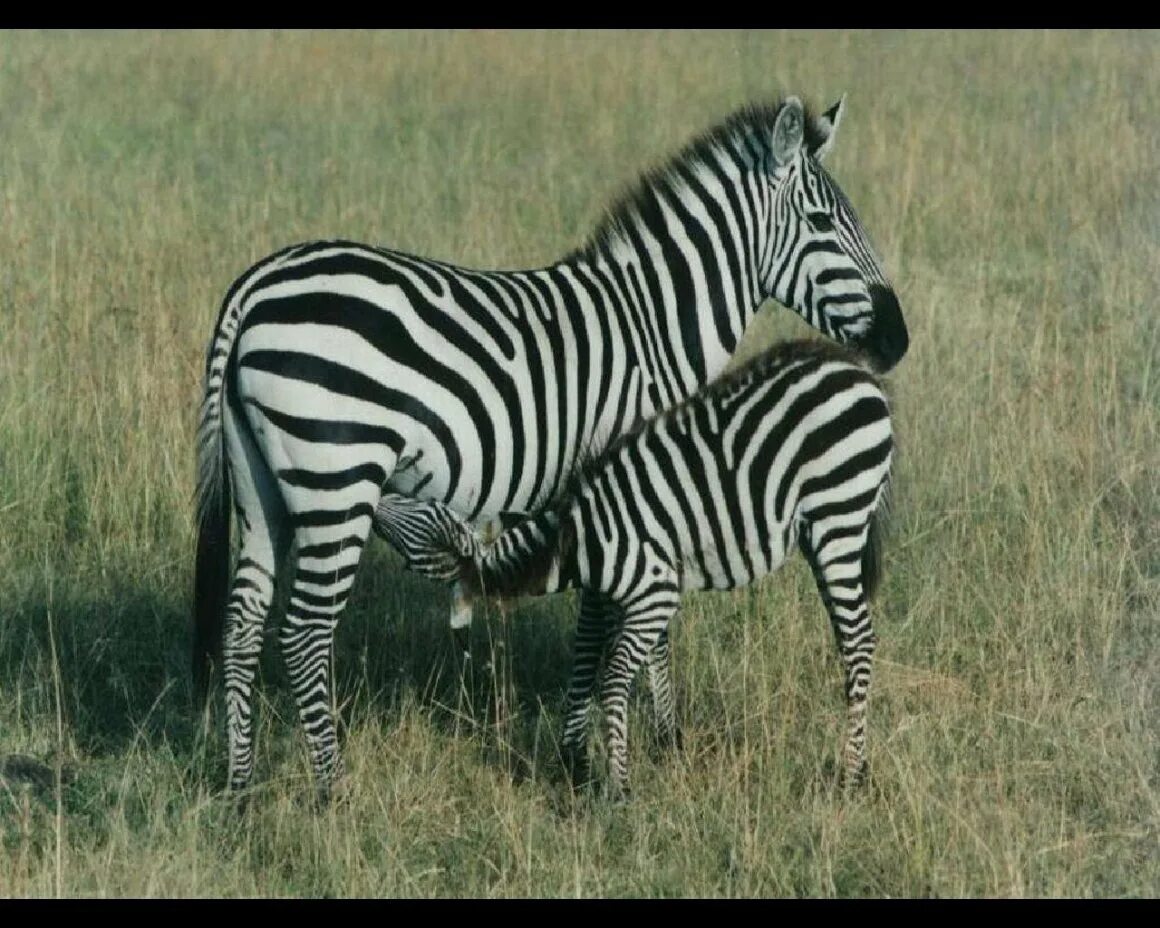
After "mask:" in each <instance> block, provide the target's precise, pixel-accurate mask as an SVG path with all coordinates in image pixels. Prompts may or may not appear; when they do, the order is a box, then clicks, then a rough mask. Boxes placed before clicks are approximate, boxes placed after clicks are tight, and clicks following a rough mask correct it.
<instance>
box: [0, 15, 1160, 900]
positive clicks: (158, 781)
mask: <svg viewBox="0 0 1160 928" xmlns="http://www.w3.org/2000/svg"><path fill="white" fill-rule="evenodd" d="M843 91H849V94H850V96H849V99H848V110H847V115H846V118H845V120H844V122H843V125H842V127H841V130H840V133H839V138H838V142H837V147H836V149H835V151H834V154H833V156H832V160H831V165H830V166H831V169H832V171H833V173H834V174H835V176H836V177H837V178H838V180H839V182H840V183H841V184H842V185H843V187H844V189H845V190H846V192H847V193H848V195H849V196H850V198H851V200H852V201H853V203H854V204H855V206H856V207H857V209H858V211H859V213H860V215H861V217H862V219H863V220H864V222H865V224H866V226H867V227H868V228H869V229H870V231H871V235H872V237H873V238H874V240H875V242H876V244H877V245H878V247H879V250H880V251H881V252H882V253H883V256H884V259H885V262H886V265H887V267H888V269H889V270H890V272H891V274H892V276H893V278H894V282H895V284H896V286H897V289H898V292H899V294H900V298H901V300H902V305H903V309H904V312H905V314H906V318H907V321H908V324H909V327H910V331H911V335H912V343H911V349H910V353H909V354H908V355H907V357H906V359H905V360H904V362H903V363H902V364H901V365H900V366H899V367H898V369H897V371H896V372H895V373H894V374H893V375H892V376H891V386H892V390H893V394H894V397H895V405H896V409H897V421H898V426H897V427H898V430H899V432H900V435H901V442H902V453H901V457H900V460H899V467H898V486H897V493H896V505H895V514H894V520H893V526H892V530H891V532H890V534H889V536H888V544H887V552H886V563H885V568H886V576H885V581H884V585H883V589H882V593H881V597H880V600H879V602H878V605H877V609H876V616H877V618H876V624H877V629H878V632H879V639H880V645H879V650H878V659H877V662H876V667H875V677H874V683H873V687H872V691H871V692H872V696H871V714H870V728H869V751H870V758H871V765H872V775H873V783H872V786H871V788H870V789H868V790H867V791H866V792H865V793H864V794H862V795H859V796H856V797H854V798H852V799H849V800H843V799H841V797H840V796H838V795H836V794H835V790H834V769H835V762H836V759H837V754H838V749H839V746H840V740H841V735H842V720H843V714H844V707H843V700H842V697H841V678H840V672H839V668H838V664H837V660H836V658H835V656H834V653H833V644H832V641H831V637H830V632H829V629H828V627H827V624H826V622H825V619H824V615H823V612H822V610H821V607H820V604H819V603H818V601H817V597H816V593H815V592H814V591H813V585H812V581H811V580H810V578H809V576H808V571H806V570H805V569H804V566H803V565H802V564H800V563H793V564H791V565H789V566H788V567H787V568H785V569H784V570H783V571H782V572H781V573H780V574H778V575H776V576H774V577H771V578H768V579H767V580H766V581H764V582H762V583H761V584H760V585H758V586H756V587H754V588H752V589H749V590H744V591H740V592H737V593H734V594H717V595H701V596H691V597H689V599H688V602H687V606H686V608H685V610H684V611H683V613H682V616H681V618H680V619H679V620H678V623H677V625H676V626H675V629H674V635H675V641H674V648H675V654H674V666H675V669H676V675H677V685H678V695H679V699H680V707H679V708H680V713H681V717H682V719H683V722H684V730H685V736H686V746H685V750H684V751H683V752H682V753H681V754H680V755H678V756H671V757H662V756H656V752H654V751H653V750H651V745H650V740H649V735H648V733H649V727H650V726H649V716H648V711H647V705H646V701H645V700H639V701H638V703H637V704H636V705H635V706H634V709H633V718H632V720H631V728H630V739H631V749H632V763H633V784H634V790H635V799H634V801H633V803H632V804H631V805H629V806H627V807H624V808H616V807H610V806H607V805H605V804H604V803H602V802H600V801H593V800H591V799H587V798H581V799H579V800H574V799H573V798H572V797H571V795H570V793H569V792H568V791H567V790H566V789H565V788H564V786H563V783H562V770H561V765H560V762H559V758H558V756H557V752H556V738H557V737H558V732H559V722H560V711H561V705H562V701H563V688H564V685H565V681H566V679H567V674H568V664H569V628H570V623H571V621H572V616H573V615H574V610H575V600H574V599H573V598H572V597H560V598H557V599H546V600H539V601H528V602H526V603H523V604H520V605H519V606H518V607H517V608H514V609H512V610H511V611H510V612H509V613H508V614H507V615H506V616H504V615H503V614H501V613H500V612H499V611H498V610H495V609H493V610H491V611H489V612H488V614H487V617H488V619H489V621H488V622H486V623H485V622H477V624H476V627H475V629H474V632H473V634H474V636H475V637H474V647H475V653H476V657H477V662H478V663H479V664H482V663H483V662H485V661H486V660H489V659H493V660H494V661H495V663H496V665H497V666H498V667H499V670H500V672H499V675H498V679H499V680H500V683H501V685H500V686H499V687H497V688H492V687H491V686H490V685H489V684H488V683H487V677H486V674H483V673H480V674H479V675H478V676H477V679H476V681H475V685H474V686H473V688H472V689H471V691H470V692H468V693H466V694H461V693H459V692H458V690H457V687H456V683H455V654H454V648H453V647H452V644H451V641H450V638H449V634H448V632H447V629H446V615H447V613H446V610H447V601H446V596H445V594H444V593H443V592H442V591H441V590H439V589H438V588H435V587H433V586H430V585H428V584H426V583H425V582H423V581H421V580H419V579H418V578H415V577H412V576H409V575H406V574H404V573H402V572H401V570H400V567H399V564H398V561H397V559H395V558H394V557H393V556H392V555H390V554H388V553H387V552H386V551H384V550H383V547H382V546H381V545H376V546H374V547H373V549H372V550H371V552H370V553H369V554H368V557H367V559H366V562H365V565H364V570H363V572H362V574H361V575H360V578H359V582H358V584H357V586H356V590H355V594H354V598H353V602H352V604H351V606H350V607H349V609H348V611H347V613H346V616H345V617H344V621H343V623H342V625H341V626H340V630H339V636H338V642H337V654H336V668H337V696H338V700H339V703H340V706H341V710H342V716H343V720H344V727H343V734H344V752H345V756H346V759H347V762H348V765H349V768H350V778H349V793H348V795H347V796H346V799H345V801H344V802H342V803H340V804H337V805H335V806H333V807H330V808H327V809H325V810H322V811H318V810H316V809H315V808H314V807H313V805H312V802H311V795H312V793H311V783H310V777H309V770H308V764H307V758H306V752H305V748H304V745H303V742H302V738H301V734H300V732H299V729H298V726H297V723H296V720H295V716H294V710H293V707H292V702H291V700H290V698H289V695H288V693H287V690H286V685H285V676H284V673H283V671H282V668H281V666H280V662H279V660H278V657H277V655H276V654H273V653H272V654H268V655H267V656H266V660H265V661H264V665H263V675H262V681H261V700H262V702H261V706H260V710H261V721H260V728H259V754H258V769H257V778H256V784H255V788H254V792H253V795H252V797H251V802H250V805H249V807H248V809H247V810H246V811H245V812H244V813H238V812H237V810H236V809H235V808H234V807H233V805H232V804H231V803H230V802H228V801H227V800H225V799H223V798H221V797H220V796H219V795H218V789H219V788H220V786H221V784H222V783H223V782H224V775H225V744H224V737H223V735H222V732H221V718H220V714H219V715H218V716H216V717H215V718H214V719H213V720H212V721H211V723H210V724H209V725H208V726H207V725H205V724H204V720H203V719H202V718H201V717H199V716H198V715H196V714H195V713H194V712H193V710H192V708H191V699H190V687H189V682H188V678H187V665H188V612H189V605H190V589H191V585H192V576H191V574H192V551H193V545H192V541H193V528H192V493H193V434H194V427H195V418H196V408H197V401H198V396H199V390H200V379H201V366H202V361H203V356H204V355H203V352H204V349H205V344H206V340H207V339H208V337H209V334H210V331H211V328H212V325H213V320H214V318H215V314H216V310H217V306H218V303H219V301H220V299H221V296H222V294H223V293H224V291H225V288H226V287H227V286H228V285H229V283H230V282H231V281H232V280H233V279H234V278H235V277H236V276H237V275H238V274H239V273H240V272H241V271H242V270H244V269H245V268H246V267H247V266H248V265H249V264H250V263H251V262H252V261H254V260H256V259H257V258H260V257H262V256H263V255H265V254H267V253H268V252H270V251H272V250H274V249H275V248H277V247H280V246H282V245H285V244H288V243H290V242H293V241H297V240H302V239H309V238H319V237H326V236H341V237H346V238H353V239H360V240H365V241H371V242H378V243H383V244H389V245H391V246H394V247H399V248H403V249H407V250H411V251H413V252H417V253H420V254H427V255H431V256H433V257H438V258H443V259H447V260H454V261H458V262H461V263H464V264H468V265H475V266H505V267H517V266H533V265H538V264H542V263H545V262H547V261H549V260H551V259H552V258H554V257H556V256H558V255H560V254H562V253H563V252H564V251H566V250H568V249H569V248H571V247H573V246H575V245H577V244H578V243H579V242H580V241H581V240H582V239H583V238H584V236H585V234H586V232H587V231H588V230H589V229H590V228H591V227H592V226H593V224H594V223H595V222H596V220H597V218H598V217H599V215H600V213H601V210H602V208H603V207H604V206H605V205H606V204H607V203H608V201H609V200H610V199H611V198H612V196H614V195H615V193H616V192H617V191H618V189H620V188H621V187H622V186H623V185H625V184H627V183H629V182H630V181H631V180H632V179H633V178H634V177H635V176H636V175H637V174H638V173H639V172H640V171H641V170H643V169H644V168H645V167H647V166H649V165H650V164H652V163H654V162H655V161H656V160H658V159H660V158H661V157H663V156H664V155H665V154H667V153H668V152H670V151H671V150H673V149H674V148H676V147H677V146H679V145H680V144H681V143H683V142H684V141H685V140H686V139H687V138H688V137H689V136H690V135H692V134H693V133H695V132H697V131H699V130H701V129H703V128H705V127H707V126H708V125H710V124H711V123H713V122H714V121H716V120H717V119H719V118H720V117H721V116H723V115H724V114H725V113H726V112H728V111H729V110H730V109H731V108H732V107H734V106H736V105H738V104H740V103H743V102H746V101H749V100H753V99H762V98H769V97H773V96H776V95H778V94H779V93H798V94H800V95H802V96H803V97H805V98H806V99H807V100H809V101H811V102H813V103H814V104H815V105H827V104H828V103H830V102H832V101H833V100H834V99H836V98H837V97H838V96H839V95H840V94H841V93H842V92H843ZM1157 100H1160V35H1158V34H1156V33H1111V34H1108V33H1054V32H1047V33H1022V32H1021V33H1001V34H991V33H976V32H972V33H905V34H894V33H873V34H847V33H833V32H829V33H822V34H802V33H795V34H785V35H783V34H768V33H747V34H742V35H734V34H729V33H712V34H698V33H675V34H670V33H660V32H657V33H651V32H648V33H626V34H616V33H608V34H564V33H560V34H555V33H553V34H540V33H525V34H519V35H508V34H503V33H456V34H443V35H438V34H424V33H419V34H366V33H364V34H349V35H348V34H342V33H325V34H312V33H291V34H266V33H239V34H215V33H196V34H184V33H174V32H166V33H132V34H116V33H113V34H108V33H100V34H67V33H53V34H46V35H40V34H28V33H3V34H0V139H3V144H2V146H0V256H2V258H0V756H4V755H11V754H25V755H31V756H33V757H36V758H39V759H41V760H42V761H46V762H48V763H49V764H52V765H55V764H56V763H58V762H59V763H60V764H62V765H63V766H64V769H66V770H68V771H70V772H71V773H72V778H71V780H69V781H68V782H62V784H61V785H60V786H59V787H58V788H53V789H49V790H46V791H42V792H40V793H37V792H34V791H31V790H29V789H28V788H25V787H21V786H18V785H14V786H10V787H5V786H3V785H0V895H4V896H50V895H56V894H61V895H68V896H96V895H106V896H138V895H141V896H177V895H199V896H200V895H205V896H219V895H220V896H248V895H279V896H316V895H335V896H350V895H408V896H431V895H439V896H444V895H452V896H459V895H472V896H513V895H515V896H524V895H533V896H571V895H579V896H596V895H616V896H620V895H640V896H657V895H666V896H668V895H708V896H758V895H760V896H780V895H811V896H812V895H822V896H826V895H839V896H864V895H892V896H927V895H931V896H958V895H966V896H979V895H997V896H1062V895H1067V896H1116V895H1152V896H1154V895H1157V894H1158V893H1160V724H1158V722H1157V719H1158V718H1160V686H1158V683H1160V657H1158V654H1160V647H1158V646H1160V622H1158V619H1160V480H1158V478H1157V475H1158V473H1160V321H1158V320H1160V314H1158V313H1157V305H1156V296H1155V282H1156V274H1157V269H1158V268H1160V185H1158V184H1157V179H1158V178H1160V128H1158V127H1160V118H1158V117H1160V112H1158V110H1157V104H1156V101H1157ZM805 331H806V329H805V326H804V324H802V323H801V322H800V321H799V320H797V319H796V317H793V316H791V315H790V314H789V313H785V312H776V311H770V313H769V314H768V316H767V317H763V318H761V319H760V320H759V322H758V324H757V325H756V326H755V328H754V331H753V333H752V337H751V338H749V339H747V342H746V345H745V351H746V352H751V351H753V350H756V348H758V347H759V346H760V345H762V344H765V343H767V342H768V341H769V340H770V339H771V338H780V337H785V336H788V335H791V334H801V333H803V332H805ZM269 650H271V651H273V650H275V649H269ZM599 741H600V739H599V738H596V745H597V750H599Z"/></svg>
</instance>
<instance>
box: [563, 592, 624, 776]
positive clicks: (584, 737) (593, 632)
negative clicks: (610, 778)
mask: <svg viewBox="0 0 1160 928" xmlns="http://www.w3.org/2000/svg"><path fill="white" fill-rule="evenodd" d="M615 618H616V612H615V607H614V606H613V605H612V604H611V603H610V602H609V601H608V600H607V599H605V598H604V597H603V596H602V595H601V594H599V593H594V592H591V591H590V590H584V591H582V592H581V594H580V615H579V618H578V619H577V621H576V639H575V643H574V645H573V655H572V677H571V680H570V681H569V683H568V698H567V701H566V703H565V705H564V735H563V738H562V739H561V745H560V746H561V750H562V753H563V755H564V763H565V766H566V767H567V769H568V776H569V778H570V779H571V781H572V786H573V788H575V789H580V788H582V787H584V786H586V785H587V784H588V783H589V782H590V781H591V771H590V767H589V764H588V709H589V706H591V704H592V694H593V690H594V689H595V687H596V670H597V667H598V666H599V664H600V658H601V655H602V654H603V653H604V650H605V644H606V642H607V641H608V640H609V639H610V636H611V634H612V633H614V632H615V627H614V622H615Z"/></svg>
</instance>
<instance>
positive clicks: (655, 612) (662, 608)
mask: <svg viewBox="0 0 1160 928" xmlns="http://www.w3.org/2000/svg"><path fill="white" fill-rule="evenodd" d="M679 602H680V599H679V591H678V589H677V586H676V584H675V583H667V582H666V583H656V584H654V585H652V586H650V587H649V588H648V590H647V591H646V592H645V593H643V594H642V595H640V596H639V597H638V598H636V599H635V600H634V601H633V602H631V603H628V604H626V608H625V617H624V624H623V625H622V626H621V629H620V635H619V636H618V637H617V639H616V644H615V645H614V646H613V648H612V653H611V654H610V655H609V657H608V661H607V664H606V665H605V668H604V679H603V682H602V686H601V693H600V698H601V703H602V704H603V708H604V722H605V727H606V731H607V738H608V775H609V784H608V786H609V795H610V796H611V798H612V799H613V800H614V801H617V802H622V801H625V800H627V799H628V798H629V787H628V696H629V692H630V690H631V688H632V681H633V679H634V678H635V677H636V674H637V672H638V671H639V670H640V665H641V664H642V663H644V661H645V660H647V659H648V657H649V655H650V654H651V653H652V651H653V649H654V648H655V647H656V645H657V641H658V639H659V637H660V634H661V632H663V631H664V630H665V628H666V627H667V626H668V623H669V621H670V620H671V619H672V617H673V615H674V614H675V613H676V611H677V606H678V605H679Z"/></svg>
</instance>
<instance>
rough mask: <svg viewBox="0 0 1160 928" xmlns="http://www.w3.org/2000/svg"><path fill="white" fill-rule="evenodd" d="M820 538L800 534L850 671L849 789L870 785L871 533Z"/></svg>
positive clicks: (846, 781)
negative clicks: (866, 569)
mask: <svg viewBox="0 0 1160 928" xmlns="http://www.w3.org/2000/svg"><path fill="white" fill-rule="evenodd" d="M819 534H820V533H818V532H817V531H816V530H815V529H814V528H813V527H810V528H809V529H808V531H803V532H802V533H801V535H800V536H799V543H800V545H801V549H802V553H803V554H804V555H805V556H806V560H807V561H809V564H810V569H811V570H812V571H813V574H814V580H815V582H816V583H817V586H818V592H819V593H820V594H821V597H822V601H823V602H824V603H825V606H826V611H827V612H828V613H829V616H830V624H831V625H832V626H833V629H834V637H835V639H836V640H837V645H838V656H839V658H840V659H841V661H842V667H843V669H844V670H845V675H846V681H845V683H846V739H845V743H844V745H843V748H842V762H843V785H844V786H845V788H847V789H849V788H853V787H857V786H860V785H861V784H862V783H864V782H865V779H866V773H867V763H866V705H867V701H868V698H869V693H870V668H871V661H872V658H873V656H874V647H875V644H876V641H877V639H876V637H875V635H874V629H873V628H872V627H871V624H870V604H869V602H868V597H867V596H866V582H865V580H866V578H864V577H863V575H862V572H863V552H864V551H865V548H866V544H867V540H868V530H867V527H866V526H865V525H863V526H861V527H860V528H855V529H849V530H845V531H833V530H832V531H830V532H827V533H826V534H825V535H824V536H823V537H816V536H818V535H819ZM807 535H808V536H809V537H808V538H807Z"/></svg>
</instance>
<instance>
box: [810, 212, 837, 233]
mask: <svg viewBox="0 0 1160 928" xmlns="http://www.w3.org/2000/svg"><path fill="white" fill-rule="evenodd" d="M806 218H807V219H808V220H809V221H810V225H811V226H813V227H814V228H815V229H816V230H817V231H819V232H833V231H834V222H833V220H832V219H830V214H829V213H807V214H806Z"/></svg>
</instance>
